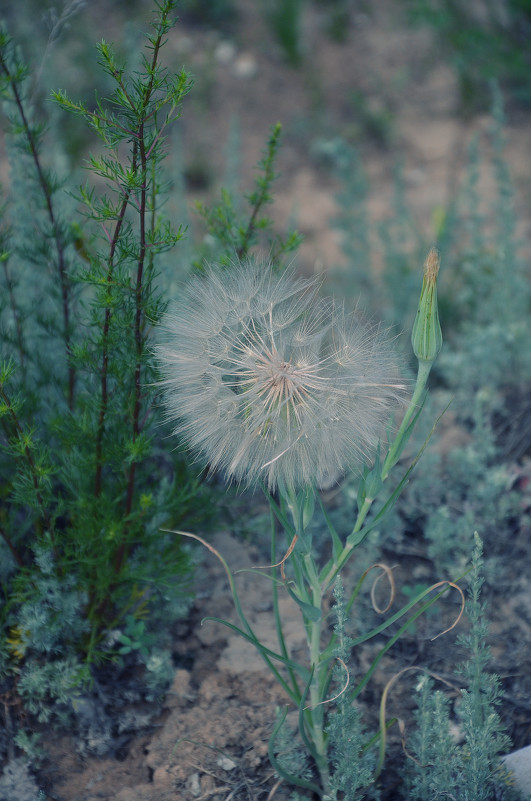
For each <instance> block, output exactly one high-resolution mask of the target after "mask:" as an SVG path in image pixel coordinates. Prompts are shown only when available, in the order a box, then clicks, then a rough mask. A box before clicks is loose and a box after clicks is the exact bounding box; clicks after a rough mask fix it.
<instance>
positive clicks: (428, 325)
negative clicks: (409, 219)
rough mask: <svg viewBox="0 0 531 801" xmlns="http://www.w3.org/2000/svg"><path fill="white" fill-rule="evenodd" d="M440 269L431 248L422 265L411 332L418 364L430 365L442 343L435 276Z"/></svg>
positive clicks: (436, 255)
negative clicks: (416, 306) (421, 277)
mask: <svg viewBox="0 0 531 801" xmlns="http://www.w3.org/2000/svg"><path fill="white" fill-rule="evenodd" d="M439 267H440V258H439V253H438V251H437V250H436V249H435V248H432V249H431V250H430V252H429V253H428V256H427V258H426V261H425V263H424V280H423V281H422V291H421V293H420V300H419V306H418V309H417V316H416V318H415V323H414V324H413V331H412V332H411V344H412V346H413V352H414V354H415V356H416V357H417V359H418V360H419V362H428V363H429V364H432V363H433V362H434V361H435V359H436V358H437V356H438V354H439V352H440V350H441V348H442V343H443V337H442V331H441V326H440V324H439V309H438V307H437V274H438V272H439Z"/></svg>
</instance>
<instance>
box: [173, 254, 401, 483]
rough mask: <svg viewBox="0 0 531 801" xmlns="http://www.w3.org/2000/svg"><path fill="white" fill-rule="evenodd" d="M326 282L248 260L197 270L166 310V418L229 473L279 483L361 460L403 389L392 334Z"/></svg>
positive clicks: (322, 475) (305, 479) (318, 476)
mask: <svg viewBox="0 0 531 801" xmlns="http://www.w3.org/2000/svg"><path fill="white" fill-rule="evenodd" d="M318 292H319V284H318V282H316V281H315V280H309V279H301V278H296V277H295V276H294V275H293V273H292V272H290V271H287V272H284V273H282V274H280V275H279V274H277V273H275V272H274V271H273V269H272V266H271V265H270V264H269V263H267V262H260V261H255V260H248V261H246V262H243V263H237V264H235V265H233V266H232V268H230V269H228V270H221V269H220V268H216V267H211V268H208V269H207V270H206V271H205V273H204V274H202V275H197V276H194V277H193V278H192V279H191V281H190V282H189V283H188V285H187V286H186V287H185V288H184V290H183V292H182V295H181V297H180V299H179V300H178V301H177V302H176V303H175V304H174V306H173V307H172V308H170V310H169V311H168V313H167V315H166V318H165V321H164V324H163V327H164V329H165V341H164V343H163V344H161V345H159V346H158V348H157V356H158V360H159V364H160V368H161V373H162V375H163V377H164V378H163V381H162V384H163V387H164V392H165V406H166V410H167V416H168V419H169V420H170V421H171V422H172V424H173V425H174V432H175V434H176V435H177V436H179V437H180V438H181V439H183V440H184V441H185V442H186V444H187V445H188V446H189V447H190V449H191V450H192V451H194V452H195V453H196V454H197V456H198V457H199V458H201V459H202V460H205V461H206V462H207V463H208V464H209V466H210V469H211V470H212V471H214V470H220V471H222V472H223V473H224V474H225V475H226V477H227V479H228V480H234V481H236V482H238V483H243V484H246V485H249V484H253V483H255V482H256V481H258V480H261V481H263V482H264V483H265V484H266V485H267V486H268V488H269V489H270V490H273V489H274V488H275V487H276V486H277V485H278V484H279V483H281V484H283V485H285V486H292V487H298V486H301V485H308V484H310V485H313V484H315V483H317V484H319V483H320V482H321V481H323V480H325V479H327V478H328V477H329V476H337V475H340V474H342V473H344V472H345V471H346V470H348V469H351V468H353V467H360V466H361V465H362V464H363V463H364V462H365V461H367V460H368V459H370V458H371V457H372V455H373V454H374V451H375V448H376V446H377V443H378V439H379V437H380V436H381V434H382V430H383V426H384V424H385V423H386V421H387V420H388V417H389V414H390V412H391V410H392V408H393V407H395V406H396V404H397V403H400V402H401V401H402V400H403V398H404V395H405V385H404V383H403V381H401V380H400V378H399V365H398V359H397V357H396V355H395V354H394V352H393V349H392V347H391V345H390V343H389V341H388V340H387V339H386V337H385V335H384V334H382V332H381V331H380V329H379V328H378V327H374V326H370V325H367V324H365V323H363V322H361V321H360V319H359V318H357V317H356V316H354V317H352V316H349V315H347V314H346V313H345V311H344V309H343V308H342V307H340V306H337V305H335V304H334V303H333V302H331V301H329V300H324V301H323V300H320V299H319V298H318Z"/></svg>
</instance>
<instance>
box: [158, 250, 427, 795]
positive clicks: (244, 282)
mask: <svg viewBox="0 0 531 801" xmlns="http://www.w3.org/2000/svg"><path fill="white" fill-rule="evenodd" d="M438 268H439V257H438V254H437V253H436V251H434V250H432V251H430V254H429V256H428V258H427V260H426V267H425V275H424V283H423V287H422V293H421V297H420V301H419V305H418V311H417V317H416V320H415V324H414V327H413V332H412V346H413V351H414V354H415V356H416V358H417V360H418V375H417V382H416V384H415V387H414V389H413V392H412V394H411V398H410V400H409V403H406V402H405V400H404V397H405V394H406V384H405V383H404V382H403V381H401V380H400V378H399V374H400V365H399V360H398V359H397V357H396V356H394V355H393V352H392V348H391V346H390V343H389V342H388V341H387V340H386V337H385V336H384V335H383V334H382V332H381V331H380V329H379V328H378V327H370V326H366V325H364V324H362V323H361V322H359V321H358V320H357V319H356V318H355V317H354V318H352V317H349V316H348V315H346V314H345V312H344V311H343V309H342V308H341V307H338V306H336V305H334V304H333V303H332V302H331V301H322V300H319V299H318V297H317V289H318V286H317V285H316V284H315V282H314V281H308V280H302V279H296V278H295V277H294V276H293V275H292V274H290V273H289V272H288V273H279V272H278V271H275V269H274V267H273V266H272V265H271V264H268V263H267V262H257V261H256V260H250V259H248V260H247V261H245V262H243V263H235V264H234V265H233V266H232V268H228V267H221V266H218V267H217V268H216V267H210V268H208V269H207V270H205V271H204V273H203V274H199V275H197V276H195V277H194V278H192V280H191V282H190V284H189V285H188V287H187V288H185V290H184V292H183V293H182V295H181V300H180V301H178V302H177V304H176V305H175V306H174V307H173V308H172V309H170V310H169V312H168V314H167V316H166V318H165V321H164V327H165V329H166V336H165V341H164V343H163V344H161V345H160V346H159V347H158V358H159V362H160V366H161V371H162V374H163V385H164V389H165V396H166V408H167V415H168V417H169V418H170V420H171V421H173V423H174V429H175V432H176V433H177V434H178V435H179V437H181V439H184V440H185V441H187V442H188V445H189V446H190V447H191V449H192V450H193V451H194V452H195V453H196V455H197V456H198V458H200V459H202V460H204V461H205V462H207V463H209V464H210V468H211V469H212V470H216V469H218V470H221V471H222V472H224V473H225V475H226V477H227V478H228V479H231V480H234V481H237V482H239V483H243V484H251V485H253V484H256V483H260V484H261V485H262V486H263V488H264V490H265V492H266V494H267V497H268V500H269V503H270V509H271V522H272V537H271V543H272V545H271V565H272V567H271V568H270V572H269V574H268V578H269V580H270V581H271V586H272V594H273V608H274V617H275V624H276V630H277V635H278V649H277V650H272V649H271V648H269V647H268V646H266V645H264V644H263V643H262V642H260V637H259V633H257V632H255V631H254V630H253V628H252V627H251V625H250V623H249V621H248V619H247V617H246V615H245V612H244V610H243V608H242V605H241V603H240V599H239V597H238V593H237V590H236V586H235V583H234V579H233V576H232V574H231V571H230V569H229V566H228V565H227V563H226V562H225V560H224V559H223V557H222V556H221V555H220V554H218V553H217V552H216V555H217V556H218V558H219V559H220V560H221V562H222V564H223V566H224V568H225V570H226V572H227V575H228V578H229V582H230V587H231V592H232V595H233V598H234V602H235V605H236V609H237V612H238V615H239V618H240V621H241V626H239V627H238V626H234V625H233V624H230V623H226V621H219V622H222V623H226V625H228V626H230V628H231V629H232V630H235V631H237V632H239V633H240V634H241V636H243V637H244V638H245V639H246V640H247V641H249V642H250V643H252V644H253V645H254V646H255V647H256V648H257V650H258V651H259V653H260V654H261V656H262V658H263V659H264V661H265V663H266V664H267V666H268V667H269V668H270V670H271V671H272V673H273V674H274V676H275V677H276V679H277V680H278V681H279V682H280V684H281V685H282V687H283V688H284V690H285V691H286V693H287V695H288V697H289V698H290V699H291V701H292V702H293V703H294V704H295V705H296V707H297V708H298V710H299V733H300V737H301V740H302V743H303V744H304V746H305V748H306V749H307V752H308V754H309V755H310V756H311V758H312V759H313V763H314V766H315V774H314V776H313V777H312V779H308V778H306V777H305V776H302V775H295V774H293V773H289V772H288V771H287V770H286V769H285V767H283V765H282V764H281V763H280V762H279V761H278V760H277V758H276V756H275V740H276V737H277V735H278V733H279V731H280V729H281V728H282V726H283V725H284V721H285V717H286V713H284V714H282V715H281V716H280V718H279V720H278V721H277V724H276V726H275V728H274V730H273V734H272V737H271V742H270V749H269V753H270V758H271V761H272V763H273V765H274V767H275V769H276V770H277V772H278V773H279V774H280V775H282V776H284V777H285V778H286V779H288V780H289V781H291V782H292V783H293V784H295V785H297V786H300V787H303V788H306V789H309V790H312V791H314V792H316V793H318V794H319V795H321V796H322V797H323V798H324V797H337V793H338V792H342V790H343V787H344V783H342V782H341V781H339V777H338V776H337V775H335V774H334V770H337V769H338V767H337V766H338V765H340V764H341V765H344V764H346V762H348V757H347V756H346V755H345V753H344V748H345V742H343V743H342V745H341V746H339V743H338V742H336V744H335V745H334V744H333V743H332V740H333V737H332V735H333V732H334V730H336V732H337V728H338V727H337V726H329V720H330V717H331V716H333V714H334V712H333V709H334V707H333V704H332V703H331V701H333V697H334V696H335V695H337V693H336V692H335V687H334V689H333V688H332V683H333V681H334V676H336V674H337V672H336V671H334V670H333V668H334V665H335V664H338V663H339V664H340V665H341V666H342V668H343V670H344V672H345V674H346V675H347V678H348V681H346V683H345V686H344V688H343V689H342V690H341V697H342V701H341V705H340V709H339V714H341V710H343V712H344V711H345V710H346V708H347V707H346V706H345V704H349V703H351V702H353V701H355V699H356V698H357V696H358V695H359V693H360V692H361V690H362V689H363V688H364V687H365V685H366V684H367V682H368V680H369V678H370V676H371V675H372V673H373V671H374V670H375V668H376V666H377V665H378V663H379V661H380V660H381V658H382V656H383V655H384V654H385V653H386V652H387V651H388V650H389V648H390V647H391V646H392V645H393V643H394V642H396V640H397V639H398V638H399V637H400V635H401V633H402V632H403V631H404V630H405V629H406V628H407V627H408V625H410V624H411V623H412V622H413V621H414V620H415V619H416V618H417V617H418V616H419V615H420V614H422V612H423V611H424V610H425V609H426V608H427V607H428V606H430V605H431V603H433V599H432V600H426V596H427V595H428V593H430V591H431V589H432V588H427V589H426V590H425V591H423V592H420V593H419V594H418V595H417V596H416V597H415V598H413V599H412V600H411V601H410V602H409V603H408V604H407V605H406V606H405V607H403V608H402V609H401V610H400V611H398V612H396V613H395V614H393V615H391V616H390V617H389V618H388V619H387V620H385V621H384V622H383V623H381V624H380V625H378V626H376V627H375V628H373V629H372V630H370V631H369V632H366V633H364V634H362V635H361V636H358V637H357V638H355V639H353V640H351V641H349V645H350V647H355V646H357V645H360V644H361V643H363V642H365V641H367V640H369V639H371V638H372V637H374V636H376V635H377V634H380V633H381V632H382V631H384V630H386V629H388V628H389V627H390V626H392V625H393V624H394V623H396V622H397V621H399V620H401V619H402V618H405V621H404V620H401V623H400V625H399V626H398V628H397V627H395V631H394V633H393V634H392V636H390V637H389V639H388V641H387V642H386V644H385V645H384V646H383V647H382V649H381V650H380V652H379V653H378V655H377V656H376V658H375V659H374V661H373V663H372V665H371V667H370V668H369V670H368V671H367V673H366V674H365V675H364V676H363V677H362V678H361V679H360V680H359V681H352V682H351V681H350V675H349V670H348V667H347V665H346V663H345V660H344V659H343V658H342V657H341V656H340V655H339V652H340V650H341V647H342V645H341V642H339V639H340V638H339V635H338V633H337V630H336V631H330V630H329V629H328V626H327V622H326V618H327V612H326V609H327V604H328V598H329V596H330V593H331V592H332V591H333V588H334V586H335V585H336V582H337V580H338V579H339V576H340V572H341V571H342V569H343V568H344V567H345V565H346V564H347V562H348V561H349V560H350V558H351V557H352V555H353V554H354V552H355V549H356V548H357V547H358V546H359V545H360V544H361V543H362V542H363V540H364V539H365V537H366V536H367V535H368V534H369V532H370V531H371V530H372V529H373V528H374V527H375V526H377V525H378V523H379V521H380V520H381V519H382V518H383V516H384V515H385V514H386V513H387V511H388V510H389V509H390V508H391V507H392V506H393V504H394V503H395V501H396V500H397V498H398V496H399V494H400V492H401V489H402V488H403V486H404V484H405V483H406V481H407V479H408V476H409V474H410V472H411V470H412V469H413V467H414V464H415V463H416V461H417V460H416V459H415V460H414V462H413V464H412V465H411V466H410V467H409V468H408V469H407V470H406V471H405V474H404V475H403V476H402V478H401V480H400V481H399V482H398V485H397V486H396V489H394V491H392V492H390V493H389V494H388V496H387V497H386V498H384V500H382V502H381V503H380V505H379V507H378V508H373V507H374V505H375V501H376V499H377V498H379V497H380V496H381V495H383V492H384V488H385V486H386V483H385V482H386V479H387V478H388V476H389V473H390V471H391V469H392V468H393V467H394V466H395V465H396V464H397V462H398V460H399V459H400V456H401V454H402V453H403V450H404V447H405V445H406V443H407V441H408V439H409V437H410V434H411V432H412V430H413V427H414V426H415V423H416V421H417V418H418V416H419V414H420V412H421V409H422V405H423V401H424V398H425V394H426V383H427V380H428V376H429V372H430V369H431V366H432V365H433V363H434V361H435V359H436V358H437V355H438V353H439V350H440V348H441V345H442V334H441V330H440V326H439V320H438V312H437V290H436V282H437V273H438ZM401 403H402V404H403V406H406V408H405V411H404V412H403V416H402V421H401V423H400V425H399V426H398V428H397V429H396V430H395V431H394V434H393V433H392V432H393V429H394V426H393V424H392V422H391V415H392V412H393V409H395V410H396V407H397V405H399V404H401ZM386 424H387V425H386ZM419 455H420V454H419ZM417 458H418V457H417ZM353 467H354V468H357V470H358V472H359V474H360V478H359V491H358V511H357V516H356V519H355V521H354V525H353V527H352V530H351V531H350V533H347V534H346V535H340V534H339V533H337V532H336V531H335V529H334V527H333V526H332V524H331V523H330V522H328V518H327V517H326V513H325V515H324V517H325V520H327V522H328V526H327V528H328V532H327V533H328V556H327V558H326V559H325V561H324V562H322V560H321V558H320V556H319V555H318V553H317V550H319V552H320V553H322V552H323V548H322V547H320V548H319V549H316V548H314V547H313V544H312V536H313V528H312V526H311V523H312V518H313V514H314V509H315V502H316V499H318V492H317V489H318V487H319V484H320V483H321V482H324V481H330V479H334V478H337V477H338V476H339V475H340V474H341V473H342V472H343V471H345V470H347V469H350V468H353ZM277 521H278V523H280V525H281V527H282V528H283V530H284V532H285V534H286V537H287V540H286V542H285V543H284V544H283V545H282V552H283V553H284V554H285V555H284V557H283V558H282V559H279V555H278V553H277V531H276V528H277V526H276V522H277ZM181 533H182V534H184V535H185V536H189V537H192V538H195V539H199V540H200V541H202V540H201V538H199V537H197V536H196V535H195V534H191V533H189V532H181ZM320 540H321V542H320V546H322V545H323V543H322V538H320ZM208 547H209V548H210V549H211V550H212V546H210V545H209V546H208ZM279 568H280V570H279ZM369 572H370V570H367V571H365V572H364V574H363V575H362V576H361V578H360V579H359V581H358V583H357V584H356V586H355V588H354V590H353V591H351V592H350V594H349V595H348V596H347V599H346V600H345V601H344V602H343V601H342V604H341V607H342V609H341V610H340V612H341V615H343V616H344V615H348V614H349V613H350V611H351V609H352V606H353V604H354V602H355V600H356V597H357V596H358V594H359V592H360V590H361V588H362V585H363V584H364V581H365V579H366V577H367V575H368V574H369ZM386 575H387V576H388V577H389V571H387V573H386ZM280 592H287V593H288V594H289V595H290V596H291V598H292V599H293V600H294V601H295V603H296V604H297V605H298V607H299V609H300V613H301V618H302V626H303V629H304V632H305V635H306V640H307V644H308V659H307V661H304V662H299V661H297V660H295V659H294V658H293V656H292V655H291V654H290V652H289V647H288V643H287V642H286V639H285V636H284V631H283V621H282V617H281V613H280V609H279V593H280ZM417 604H418V606H417V608H416V609H415V610H413V607H414V606H415V605H417ZM210 619H212V620H218V619H217V618H210ZM348 717H349V720H351V721H352V720H353V717H352V716H351V715H349V716H348ZM383 728H384V729H385V726H384V727H383ZM336 740H337V738H336ZM385 740H386V738H385V731H380V732H379V734H378V735H377V736H376V737H374V738H372V739H371V738H367V739H365V740H363V737H362V736H361V735H360V736H357V737H354V738H352V742H353V743H355V745H354V746H353V747H355V748H356V750H357V753H356V760H355V762H356V764H359V763H360V760H361V759H362V756H363V753H362V752H364V751H366V750H367V749H370V747H371V745H375V744H376V743H378V742H379V744H380V753H379V756H378V758H377V759H375V760H374V764H375V768H374V774H373V779H374V777H375V776H377V774H378V772H379V770H380V769H381V766H382V762H383V752H384V749H385ZM338 748H341V757H339V751H338ZM353 757H354V755H353ZM364 764H366V763H364ZM350 786H353V784H352V783H351V784H350Z"/></svg>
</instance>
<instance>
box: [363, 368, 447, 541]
mask: <svg viewBox="0 0 531 801" xmlns="http://www.w3.org/2000/svg"><path fill="white" fill-rule="evenodd" d="M432 364H433V362H426V361H420V360H419V366H418V371H417V381H416V384H415V390H414V392H413V395H412V397H411V400H410V402H409V406H408V407H407V410H406V413H405V415H404V419H403V420H402V422H401V423H400V427H399V429H398V431H397V434H396V437H395V439H394V442H393V444H392V445H391V447H390V448H389V452H388V454H387V456H386V457H385V462H384V463H383V467H382V481H385V479H386V478H387V476H388V475H389V472H390V470H391V468H392V467H393V466H394V465H395V464H396V463H397V461H398V459H399V457H400V453H401V451H402V448H403V446H404V442H403V440H404V437H406V436H407V433H408V428H409V424H410V423H411V418H412V417H413V415H414V414H415V412H416V411H417V409H418V407H419V406H420V405H421V403H422V398H423V396H424V393H425V391H426V383H427V381H428V376H429V374H430V371H431V368H432ZM354 530H356V529H354Z"/></svg>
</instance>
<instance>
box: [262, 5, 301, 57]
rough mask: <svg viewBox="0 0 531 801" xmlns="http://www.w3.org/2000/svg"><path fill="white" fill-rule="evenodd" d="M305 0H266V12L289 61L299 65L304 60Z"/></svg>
mask: <svg viewBox="0 0 531 801" xmlns="http://www.w3.org/2000/svg"><path fill="white" fill-rule="evenodd" d="M303 4H304V0H266V3H265V4H264V13H265V16H266V20H267V22H268V23H269V25H270V27H271V30H272V31H273V34H274V36H275V39H276V40H277V42H278V44H279V45H280V47H281V48H282V50H283V53H284V56H285V58H286V61H287V63H288V64H289V65H290V66H292V67H298V66H299V65H300V64H301V62H302V50H301V35H300V25H301V10H302V7H303Z"/></svg>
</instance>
